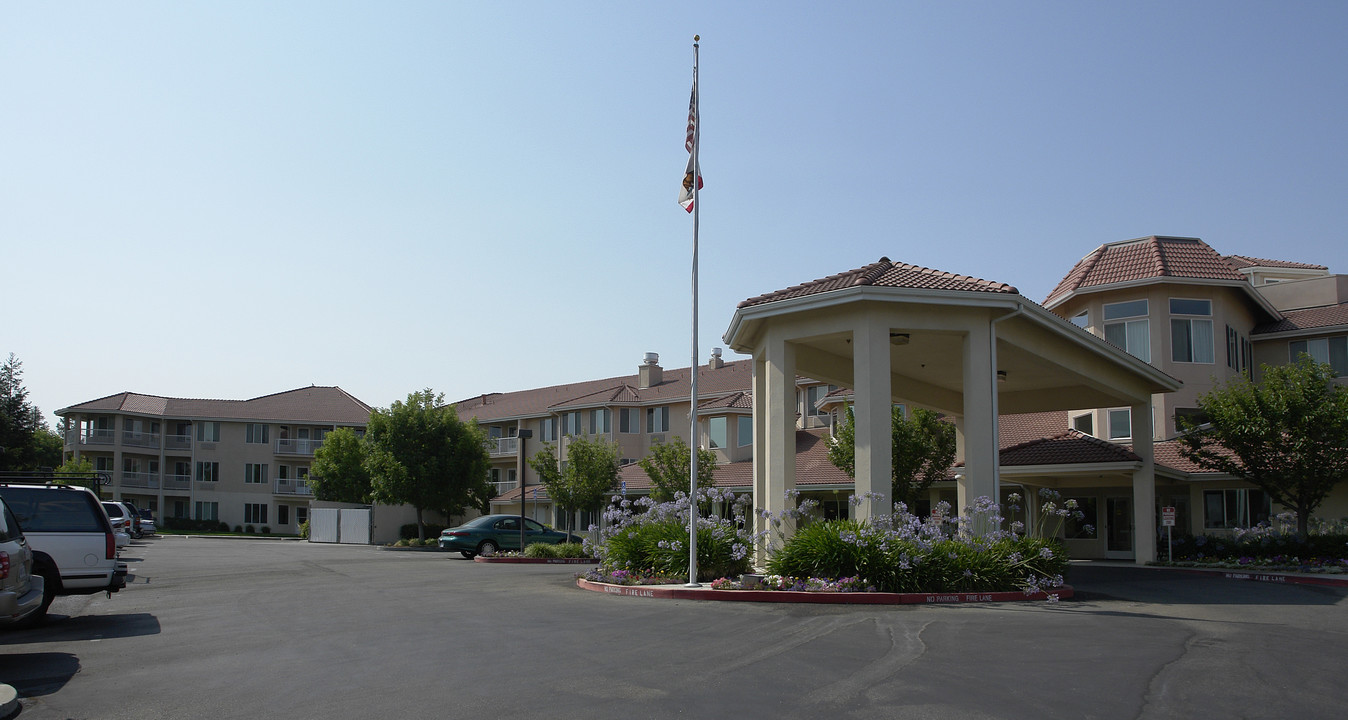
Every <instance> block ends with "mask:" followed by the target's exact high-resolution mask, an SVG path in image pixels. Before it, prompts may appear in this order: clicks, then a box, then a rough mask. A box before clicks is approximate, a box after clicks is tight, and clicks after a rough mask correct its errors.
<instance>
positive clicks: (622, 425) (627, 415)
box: [618, 408, 641, 434]
mask: <svg viewBox="0 0 1348 720" xmlns="http://www.w3.org/2000/svg"><path fill="white" fill-rule="evenodd" d="M640 412H641V411H640V410H638V409H637V408H619V409H618V432H620V433H629V434H630V433H639V432H641V415H640Z"/></svg>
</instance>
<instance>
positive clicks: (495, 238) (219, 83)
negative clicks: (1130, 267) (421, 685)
mask: <svg viewBox="0 0 1348 720" xmlns="http://www.w3.org/2000/svg"><path fill="white" fill-rule="evenodd" d="M695 33H700V34H701V36H702V67H701V94H702V116H703V135H702V138H703V144H702V168H703V174H704V176H705V178H706V188H705V190H704V192H703V194H702V196H701V202H702V205H703V210H702V232H701V277H702V284H701V305H702V314H701V332H700V344H701V353H700V355H701V357H702V360H703V361H705V358H706V356H707V354H708V353H709V352H710V350H711V348H712V347H715V346H718V345H721V344H722V342H721V339H720V336H721V334H722V333H723V332H724V331H725V329H726V327H727V326H728V324H729V321H730V318H731V315H732V314H733V312H734V307H735V304H736V303H737V302H739V301H740V300H743V299H745V298H747V297H750V296H753V295H757V294H759V293H763V292H768V291H771V290H776V289H779V288H782V287H786V286H788V285H792V284H796V283H799V282H803V281H807V280H811V279H814V278H817V277H820V276H822V275H828V274H832V273H834V272H839V271H842V270H846V269H850V268H854V267H858V266H860V265H864V264H866V263H869V262H873V261H875V260H876V259H878V258H879V257H880V256H882V255H886V256H888V257H890V258H892V259H894V260H896V261H903V262H910V263H915V264H919V265H925V266H928V267H934V268H938V269H941V270H947V271H952V272H958V273H964V274H969V275H974V276H978V277H983V278H987V279H991V280H998V281H1002V282H1007V283H1011V284H1013V285H1016V286H1017V287H1019V288H1020V290H1021V292H1022V293H1023V294H1024V295H1026V296H1027V297H1029V298H1030V299H1032V300H1036V301H1041V300H1043V299H1044V296H1045V295H1047V293H1048V292H1049V290H1050V289H1051V288H1052V287H1053V286H1054V285H1055V284H1056V283H1057V281H1058V280H1059V279H1060V278H1061V277H1062V276H1063V275H1064V274H1065V273H1066V272H1067V270H1068V269H1069V268H1070V267H1071V265H1072V264H1073V263H1074V262H1075V261H1076V260H1077V259H1078V258H1080V257H1082V256H1083V255H1085V254H1086V253H1088V252H1090V251H1091V250H1092V249H1093V248H1095V247H1096V246H1098V245H1100V244H1101V243H1106V242H1112V241H1116V240H1125V239H1129V238H1134V237H1141V236H1145V235H1152V234H1167V235H1185V236H1197V237H1201V238H1203V239H1204V240H1206V241H1207V242H1208V243H1210V244H1211V245H1213V246H1214V247H1215V248H1217V250H1218V251H1220V252H1223V253H1228V254H1230V253H1241V254H1249V255H1255V256H1260V257H1273V258H1279V259H1287V260H1297V261H1303V262H1314V263H1321V264H1325V265H1328V266H1330V268H1331V270H1334V271H1336V272H1348V242H1345V234H1346V233H1345V229H1348V151H1346V150H1345V148H1346V147H1348V145H1346V144H1345V132H1348V72H1345V68H1348V41H1346V40H1345V38H1348V3H1343V2H1337V1H1334V2H1331V1H1324V2H1278V3H1271V2H1258V3H1247V2H1234V1H1230V0H1222V1H1210V2H1200V1H1192V2H1126V3H1121V2H1077V1H1072V2H928V3H912V2H877V3H840V4H834V3H829V4H825V3H796V2H777V1H774V2H707V3H702V2H680V3H646V2H639V3H633V2H618V3H595V2H586V3H552V2H550V3H542V2H508V3H480V2H475V3H469V2H396V3H386V2H359V3H352V2H332V1H330V0H323V1H322V2H285V3H274V2H238V1H234V0H231V1H230V2H223V1H221V2H209V3H207V2H183V1H180V0H174V1H172V2H124V3H103V2H70V3H17V2H11V3H5V4H4V5H3V6H0V98H3V100H0V248H2V250H0V268H3V270H2V271H0V277H3V278H4V284H5V285H4V288H3V296H4V298H5V309H4V312H3V321H0V353H9V352H13V353H16V354H17V355H18V357H19V359H20V360H22V361H23V363H24V371H25V376H24V380H25V382H26V385H27V387H28V389H29V390H30V392H31V394H32V400H33V401H34V402H35V403H36V404H37V405H38V406H39V407H41V408H42V409H43V411H44V412H45V413H47V414H48V419H49V420H50V419H51V418H50V413H51V411H54V410H56V409H58V408H61V407H65V406H68V405H72V404H75V403H79V402H84V401H87V400H91V399H94V398H97V397H102V396H104V395H109V394H112V393H116V392H121V391H123V390H131V391H135V392H141V393H148V394H155V395H167V396H174V397H210V398H229V399H243V398H249V397H254V396H258V395H264V394H269V393H273V392H279V391H282V390H287V389H291V388H295V387H300V386H306V385H309V384H320V385H340V386H341V387H343V388H345V389H347V390H348V391H350V392H351V393H353V394H354V395H356V396H357V397H359V398H361V399H362V400H364V401H366V402H368V403H370V404H372V405H376V406H386V405H388V404H389V403H390V402H391V401H393V400H395V399H400V398H403V397H405V396H406V394H407V393H408V392H410V391H412V390H416V389H420V388H423V387H431V388H434V389H436V390H439V391H443V392H444V393H445V394H446V395H447V397H448V398H449V399H450V400H456V399H462V398H465V397H469V396H472V395H476V394H479V393H482V392H490V391H509V390H518V389H523V388H529V387H536V386H541V385H548V384H554V383H561V382H567V381H571V380H580V379H589V378H596V377H603V376H608V375H621V374H626V373H631V372H635V370H636V366H637V364H638V363H639V362H640V360H641V357H642V354H643V353H644V352H647V351H654V352H659V353H660V354H661V359H662V362H663V364H664V365H665V367H683V366H687V365H688V363H689V360H690V339H689V327H690V317H689V315H690V313H689V296H690V291H689V280H688V275H689V264H690V260H689V255H690V238H691V221H690V219H689V216H688V215H686V214H685V213H684V212H683V211H682V210H681V209H680V208H679V207H678V206H677V205H676V204H675V194H676V190H677V186H678V182H679V180H680V179H681V175H682V172H683V168H684V164H685V163H686V160H687V155H686V152H685V151H684V148H683V133H684V124H685V114H686V110H687V103H688V91H689V83H690V79H691V65H692V48H691V44H692V43H691V41H692V37H693V35H694V34H695ZM727 357H730V355H729V353H727Z"/></svg>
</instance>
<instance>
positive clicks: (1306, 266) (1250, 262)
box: [1225, 254, 1329, 270]
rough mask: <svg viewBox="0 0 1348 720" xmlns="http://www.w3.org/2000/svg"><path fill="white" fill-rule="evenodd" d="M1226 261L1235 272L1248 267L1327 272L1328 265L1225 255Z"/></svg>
mask: <svg viewBox="0 0 1348 720" xmlns="http://www.w3.org/2000/svg"><path fill="white" fill-rule="evenodd" d="M1225 257H1226V259H1227V260H1229V261H1233V263H1232V264H1233V265H1235V267H1236V269H1237V270H1240V269H1242V268H1248V267H1272V268H1297V269H1302V270H1328V269H1329V266H1328V265H1316V264H1315V263H1303V262H1294V261H1292V260H1271V259H1269V258H1257V257H1254V256H1253V255H1240V254H1234V255H1226V256H1225ZM1235 261H1238V262H1239V263H1244V264H1238V263H1237V262H1235Z"/></svg>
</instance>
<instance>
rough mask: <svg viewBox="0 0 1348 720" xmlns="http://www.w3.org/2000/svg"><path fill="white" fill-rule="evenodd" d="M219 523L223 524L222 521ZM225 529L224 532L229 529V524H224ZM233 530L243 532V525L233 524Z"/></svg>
mask: <svg viewBox="0 0 1348 720" xmlns="http://www.w3.org/2000/svg"><path fill="white" fill-rule="evenodd" d="M221 524H222V525H223V524H224V523H221ZM225 531H226V532H228V531H229V526H228V525H225ZM234 532H236V533H243V526H242V525H235V526H234Z"/></svg>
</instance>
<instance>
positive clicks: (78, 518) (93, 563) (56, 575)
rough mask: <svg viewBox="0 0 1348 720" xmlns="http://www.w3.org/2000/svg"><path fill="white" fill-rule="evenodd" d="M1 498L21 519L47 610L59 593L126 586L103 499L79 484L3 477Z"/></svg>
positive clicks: (116, 588) (42, 610)
mask: <svg viewBox="0 0 1348 720" xmlns="http://www.w3.org/2000/svg"><path fill="white" fill-rule="evenodd" d="M0 499H3V500H4V501H5V504H6V505H8V506H9V509H10V510H11V511H12V512H13V513H14V516H15V517H17V518H18V520H19V525H20V526H21V527H22V528H23V533H24V535H25V536H26V537H27V538H28V545H29V547H30V548H32V551H33V574H34V575H40V576H42V579H43V595H42V609H41V610H40V611H39V612H38V617H39V618H40V617H41V616H42V615H44V614H46V612H47V607H48V606H49V605H51V602H52V600H53V599H55V598H56V596H58V595H92V594H94V593H100V592H106V593H108V594H109V596H111V594H112V593H115V592H117V591H118V590H121V589H122V588H123V587H125V586H126V566H125V565H124V564H121V563H119V562H117V545H116V539H115V538H114V537H113V534H112V525H111V524H110V523H109V522H108V515H107V513H105V512H104V511H103V506H102V505H100V504H99V502H98V497H97V496H96V495H94V493H93V491H91V490H89V489H88V488H84V487H79V486H77V485H59V484H54V483H53V484H43V485H37V484H18V483H13V482H4V481H0Z"/></svg>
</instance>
